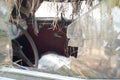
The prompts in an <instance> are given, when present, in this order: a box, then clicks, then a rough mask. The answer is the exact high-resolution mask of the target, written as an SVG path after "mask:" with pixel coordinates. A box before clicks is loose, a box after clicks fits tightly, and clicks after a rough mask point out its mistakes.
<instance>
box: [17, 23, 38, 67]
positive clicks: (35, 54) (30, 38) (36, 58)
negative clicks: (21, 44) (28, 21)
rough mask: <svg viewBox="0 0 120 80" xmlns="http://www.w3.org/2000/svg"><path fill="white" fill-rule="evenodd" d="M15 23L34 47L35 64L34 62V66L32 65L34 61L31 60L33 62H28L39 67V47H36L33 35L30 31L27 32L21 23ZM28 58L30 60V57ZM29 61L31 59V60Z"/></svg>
mask: <svg viewBox="0 0 120 80" xmlns="http://www.w3.org/2000/svg"><path fill="white" fill-rule="evenodd" d="M15 24H16V26H17V28H19V29H20V30H21V31H22V32H23V34H24V35H25V37H26V38H27V40H28V41H29V43H30V45H31V47H32V49H33V53H34V59H35V64H33V66H32V65H31V63H32V62H31V63H27V64H28V65H29V66H31V67H35V68H37V67H38V60H39V56H38V50H37V47H36V45H35V43H34V41H33V39H32V37H31V36H30V35H29V33H28V32H27V30H24V28H23V27H22V26H21V25H19V24H17V23H15ZM26 58H27V57H26ZM27 59H28V58H27ZM28 60H29V59H28ZM29 61H30V60H29Z"/></svg>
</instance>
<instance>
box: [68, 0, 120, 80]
mask: <svg viewBox="0 0 120 80" xmlns="http://www.w3.org/2000/svg"><path fill="white" fill-rule="evenodd" d="M119 16H120V8H119V7H114V8H111V9H110V8H108V7H107V5H106V4H105V3H104V2H101V3H100V4H99V5H97V6H95V7H94V8H93V9H91V10H89V11H88V12H86V13H85V14H83V15H82V16H80V17H79V18H78V19H76V20H75V21H74V22H73V23H71V24H70V25H69V26H68V28H67V37H68V38H69V39H70V40H69V42H68V46H73V47H78V48H79V50H78V58H77V59H74V58H71V59H72V60H71V61H72V62H71V68H72V70H74V71H77V73H79V74H80V76H82V77H83V78H120V18H119Z"/></svg>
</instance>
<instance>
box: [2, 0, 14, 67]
mask: <svg viewBox="0 0 120 80" xmlns="http://www.w3.org/2000/svg"><path fill="white" fill-rule="evenodd" d="M9 8H10V7H8V4H7V3H6V2H5V0H0V65H2V66H4V65H10V64H11V60H12V47H11V41H10V37H9V31H8V24H9V23H8V22H9V17H10V9H9Z"/></svg>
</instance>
